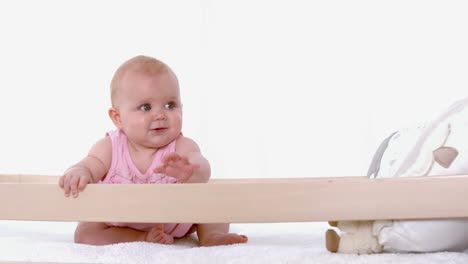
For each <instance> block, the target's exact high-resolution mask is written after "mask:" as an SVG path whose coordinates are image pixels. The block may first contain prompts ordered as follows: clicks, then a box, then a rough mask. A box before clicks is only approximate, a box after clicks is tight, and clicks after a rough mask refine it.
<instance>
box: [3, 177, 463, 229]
mask: <svg viewBox="0 0 468 264" xmlns="http://www.w3.org/2000/svg"><path fill="white" fill-rule="evenodd" d="M57 180H58V177H56V176H35V175H0V200H1V201H2V206H1V208H0V219H2V220H37V221H99V222H160V223H170V222H178V223H221V222H224V223H273V222H313V221H327V220H371V219H436V218H461V217H468V175H457V176H438V177H420V178H397V179H377V180H369V179H367V178H366V177H340V178H293V179H226V180H222V179H218V180H211V181H210V182H209V183H208V184H151V185H149V184H141V185H139V184H133V185H127V184H118V185H108V184H102V185H101V184H90V185H88V186H87V187H86V190H85V191H84V192H82V193H81V194H80V196H79V197H78V198H76V199H75V198H65V197H64V195H63V191H62V190H61V189H60V188H59V187H58V185H57Z"/></svg>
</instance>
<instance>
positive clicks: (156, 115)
mask: <svg viewBox="0 0 468 264" xmlns="http://www.w3.org/2000/svg"><path fill="white" fill-rule="evenodd" d="M153 118H154V119H155V120H164V119H166V115H165V114H164V111H161V110H157V111H155V112H154V115H153Z"/></svg>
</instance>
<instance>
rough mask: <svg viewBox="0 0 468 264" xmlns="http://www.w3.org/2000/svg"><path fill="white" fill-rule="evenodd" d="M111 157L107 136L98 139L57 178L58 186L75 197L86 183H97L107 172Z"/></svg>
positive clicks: (110, 145)
mask: <svg viewBox="0 0 468 264" xmlns="http://www.w3.org/2000/svg"><path fill="white" fill-rule="evenodd" d="M111 159H112V143H111V140H110V138H109V137H106V138H103V139H101V140H99V141H98V142H97V143H96V144H94V146H93V147H92V148H91V150H90V151H89V154H88V156H86V157H85V158H84V159H83V160H81V161H80V162H78V163H77V164H75V165H73V166H72V167H70V168H69V169H68V170H66V171H65V173H64V175H63V176H62V177H60V179H59V186H60V188H62V189H63V190H64V191H65V196H67V197H68V196H69V195H70V192H71V193H72V195H73V197H77V196H78V193H79V192H80V191H83V190H84V188H85V187H86V185H87V184H88V183H97V182H99V181H100V180H101V179H102V177H104V176H105V175H106V174H107V171H108V170H109V168H110V164H111Z"/></svg>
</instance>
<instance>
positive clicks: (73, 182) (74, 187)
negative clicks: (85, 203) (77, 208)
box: [70, 177, 81, 198]
mask: <svg viewBox="0 0 468 264" xmlns="http://www.w3.org/2000/svg"><path fill="white" fill-rule="evenodd" d="M80 178H81V177H73V178H71V180H70V189H71V194H72V195H73V197H75V198H76V197H77V196H78V181H79V180H80Z"/></svg>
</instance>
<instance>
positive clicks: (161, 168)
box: [154, 165, 166, 173]
mask: <svg viewBox="0 0 468 264" xmlns="http://www.w3.org/2000/svg"><path fill="white" fill-rule="evenodd" d="M165 171H166V166H164V165H163V166H159V167H156V168H155V169H154V172H155V173H164V172H165Z"/></svg>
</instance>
